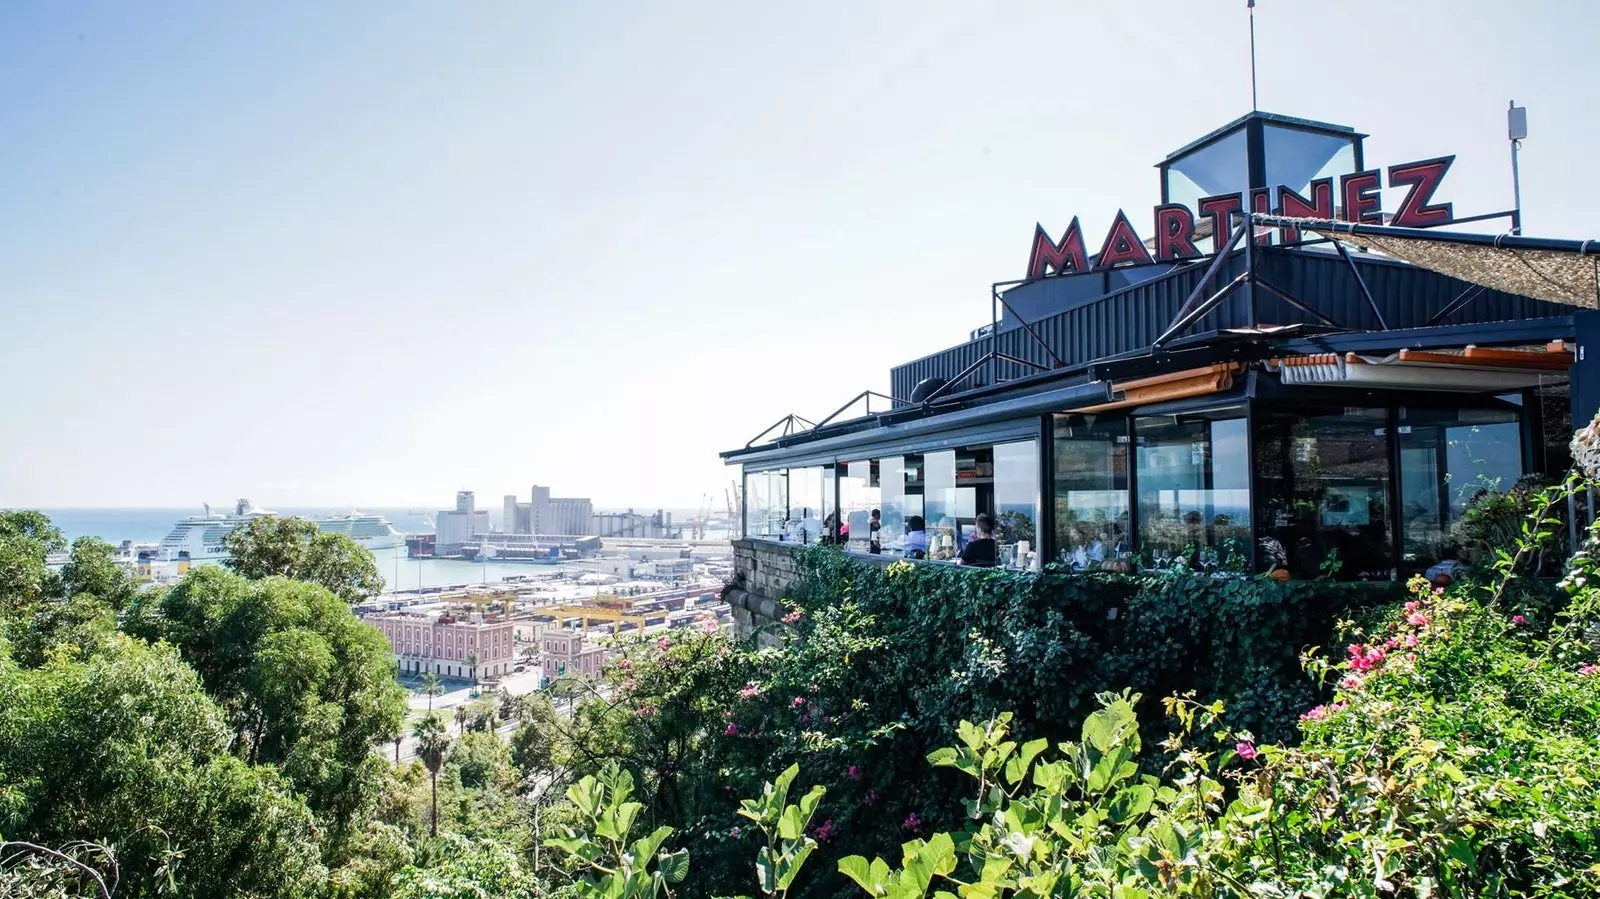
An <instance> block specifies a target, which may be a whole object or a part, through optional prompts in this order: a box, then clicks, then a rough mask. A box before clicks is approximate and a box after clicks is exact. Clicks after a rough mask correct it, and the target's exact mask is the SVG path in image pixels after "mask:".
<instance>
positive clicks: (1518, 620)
mask: <svg viewBox="0 0 1600 899" xmlns="http://www.w3.org/2000/svg"><path fill="white" fill-rule="evenodd" d="M1511 623H1512V624H1515V625H1523V624H1527V623H1528V619H1527V616H1525V615H1512V616H1511Z"/></svg>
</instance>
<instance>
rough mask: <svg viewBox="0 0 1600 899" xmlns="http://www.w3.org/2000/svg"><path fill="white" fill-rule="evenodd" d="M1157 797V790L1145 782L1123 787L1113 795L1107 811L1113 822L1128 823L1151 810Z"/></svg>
mask: <svg viewBox="0 0 1600 899" xmlns="http://www.w3.org/2000/svg"><path fill="white" fill-rule="evenodd" d="M1155 798H1156V791H1155V790H1152V789H1150V788H1149V787H1148V786H1145V785H1144V784H1138V785H1137V786H1132V787H1123V788H1122V789H1121V790H1118V791H1117V795H1115V796H1113V797H1111V803H1110V804H1109V805H1108V806H1107V808H1106V811H1107V813H1108V814H1109V815H1110V816H1111V822H1112V823H1113V824H1128V823H1130V822H1132V821H1134V820H1136V819H1138V818H1139V817H1140V816H1141V815H1143V814H1144V813H1145V812H1148V811H1150V806H1151V804H1152V803H1154V802H1155Z"/></svg>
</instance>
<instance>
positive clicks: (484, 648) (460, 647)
mask: <svg viewBox="0 0 1600 899" xmlns="http://www.w3.org/2000/svg"><path fill="white" fill-rule="evenodd" d="M368 620H369V621H370V622H371V623H372V625H373V626H374V627H376V628H378V630H379V631H381V632H383V636H384V638H385V639H387V640H388V641H389V649H390V651H391V652H393V653H394V656H395V661H396V662H397V663H398V664H399V666H400V673H401V674H402V675H405V674H424V673H428V672H432V673H433V674H437V675H439V676H440V677H454V678H462V679H469V680H473V681H476V680H480V679H482V678H489V677H501V676H504V675H506V674H509V673H511V668H512V665H513V664H514V655H515V645H514V644H515V641H514V640H513V631H514V626H513V624H512V622H510V621H483V620H481V619H480V616H478V615H477V614H474V615H472V616H471V619H468V620H462V619H458V618H453V617H451V616H449V615H437V614H433V615H429V614H422V613H407V612H394V613H388V614H384V615H377V616H374V617H372V618H370V619H368Z"/></svg>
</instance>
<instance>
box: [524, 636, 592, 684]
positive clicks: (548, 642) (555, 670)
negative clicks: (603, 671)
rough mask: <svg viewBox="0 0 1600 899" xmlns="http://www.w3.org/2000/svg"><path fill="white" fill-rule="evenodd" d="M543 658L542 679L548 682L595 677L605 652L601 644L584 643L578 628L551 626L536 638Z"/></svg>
mask: <svg viewBox="0 0 1600 899" xmlns="http://www.w3.org/2000/svg"><path fill="white" fill-rule="evenodd" d="M539 642H540V646H539V648H540V650H541V652H542V658H543V660H544V681H545V683H547V684H548V683H550V682H551V681H553V680H555V679H556V678H559V677H587V678H598V677H599V676H600V666H601V665H603V664H605V660H606V651H605V649H603V648H602V647H599V646H593V645H585V644H584V639H583V634H582V633H581V632H579V631H568V630H558V629H552V630H548V631H545V632H544V633H543V634H541V635H540V637H539Z"/></svg>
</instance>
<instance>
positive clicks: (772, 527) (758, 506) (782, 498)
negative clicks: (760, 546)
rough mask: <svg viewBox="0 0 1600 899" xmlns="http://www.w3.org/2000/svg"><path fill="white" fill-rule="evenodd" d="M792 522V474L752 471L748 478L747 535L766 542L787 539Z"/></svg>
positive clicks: (745, 488) (745, 489) (781, 471)
mask: <svg viewBox="0 0 1600 899" xmlns="http://www.w3.org/2000/svg"><path fill="white" fill-rule="evenodd" d="M788 520H789V473H788V472H787V471H784V470H782V469H780V470H777V471H756V472H751V473H750V474H749V475H747V476H746V477H745V479H744V535H745V536H746V537H760V538H763V539H770V540H779V539H782V538H783V530H784V524H785V523H786V522H787V521H788Z"/></svg>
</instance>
